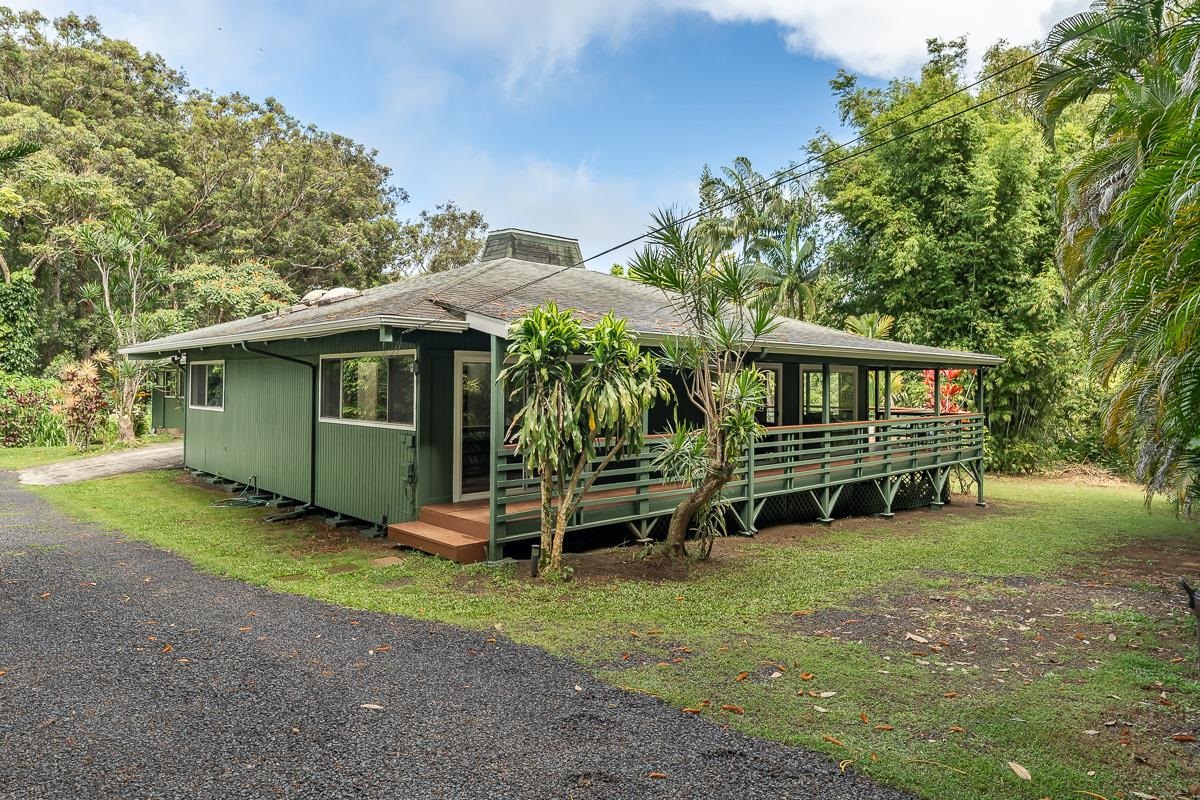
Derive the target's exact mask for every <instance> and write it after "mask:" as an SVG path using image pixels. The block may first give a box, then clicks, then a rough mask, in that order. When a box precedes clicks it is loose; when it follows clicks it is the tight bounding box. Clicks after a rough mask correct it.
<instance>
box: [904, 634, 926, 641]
mask: <svg viewBox="0 0 1200 800" xmlns="http://www.w3.org/2000/svg"><path fill="white" fill-rule="evenodd" d="M904 638H905V639H911V640H912V641H914V642H916V643H917V644H929V640H928V639H926V638H925V637H924V636H918V635H917V634H915V633H906V634H904Z"/></svg>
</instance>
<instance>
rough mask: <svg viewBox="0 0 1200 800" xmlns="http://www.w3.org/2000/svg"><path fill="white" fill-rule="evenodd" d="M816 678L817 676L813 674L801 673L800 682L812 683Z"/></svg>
mask: <svg viewBox="0 0 1200 800" xmlns="http://www.w3.org/2000/svg"><path fill="white" fill-rule="evenodd" d="M815 677H817V676H816V675H813V674H812V673H811V672H801V673H800V680H802V681H811V680H812V679H813V678H815Z"/></svg>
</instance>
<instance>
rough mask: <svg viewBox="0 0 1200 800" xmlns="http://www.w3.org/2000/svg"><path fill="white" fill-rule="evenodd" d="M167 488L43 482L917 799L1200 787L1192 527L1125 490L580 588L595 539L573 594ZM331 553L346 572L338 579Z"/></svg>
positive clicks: (96, 510) (253, 578) (767, 550)
mask: <svg viewBox="0 0 1200 800" xmlns="http://www.w3.org/2000/svg"><path fill="white" fill-rule="evenodd" d="M178 477H179V476H178V473H146V474H139V475H128V476H121V477H117V478H109V479H105V480H100V481H93V482H89V483H81V484H74V485H67V486H58V487H51V488H46V489H40V490H39V491H41V492H42V493H43V494H44V495H45V496H46V497H48V498H49V499H50V500H51V501H52V502H53V503H54V504H55V505H57V506H58V507H59V508H61V509H62V510H64V511H65V512H67V513H69V514H71V515H73V516H75V517H78V518H81V519H88V520H94V521H97V522H99V523H101V524H103V525H106V526H109V527H111V528H113V529H115V530H119V531H121V532H122V533H123V534H124V535H127V536H131V537H136V538H139V539H144V540H147V541H150V542H153V543H155V544H158V545H160V546H162V547H165V548H168V549H170V550H173V551H176V552H178V553H180V554H182V555H184V556H186V557H188V558H189V559H191V560H192V561H193V562H195V563H196V565H197V566H198V567H200V568H201V569H204V570H208V571H211V572H214V573H217V574H220V575H227V576H230V577H233V578H237V579H239V580H244V581H249V582H251V583H256V584H261V585H264V586H269V587H271V588H272V589H276V590H278V591H284V592H296V593H301V594H305V595H309V596H312V597H316V598H320V599H323V600H328V601H330V602H334V603H339V604H341V605H345V606H350V607H355V608H363V609H371V610H377V611H386V612H393V613H400V614H409V615H414V616H419V617H422V618H428V619H437V620H443V621H446V622H451V623H454V624H458V625H464V626H467V627H471V628H477V629H483V628H489V629H490V628H492V627H493V626H496V627H497V628H498V629H499V630H501V631H502V632H503V634H504V635H507V636H510V637H512V638H513V639H516V640H519V641H522V642H528V643H531V644H535V645H539V646H541V647H544V648H546V649H548V650H550V651H552V652H555V653H560V654H562V655H565V656H567V657H570V658H572V659H575V660H577V661H578V662H580V663H581V664H583V665H584V666H585V667H586V668H588V669H590V670H592V671H593V672H595V673H596V674H598V675H599V676H601V677H602V678H603V679H605V680H608V681H610V682H612V683H614V684H616V685H619V686H623V687H628V688H631V689H634V690H638V691H643V692H649V693H651V694H654V695H656V696H658V697H661V698H663V699H664V700H665V701H666V702H668V703H671V704H673V705H675V706H677V707H679V708H681V709H683V708H689V709H696V710H698V711H699V712H700V713H703V714H705V715H707V716H710V717H711V718H712V719H713V720H714V721H715V722H718V723H727V724H730V725H732V726H734V727H736V728H739V729H741V730H744V731H747V732H749V733H752V734H754V735H758V736H764V737H769V738H773V739H778V740H781V741H785V742H789V743H794V744H800V745H805V746H808V747H813V748H817V749H821V750H824V751H826V752H828V753H829V754H830V755H831V756H832V757H834V758H835V759H837V760H839V761H843V762H846V763H845V766H846V768H848V769H856V770H861V771H862V772H865V773H867V774H868V775H871V776H873V777H875V778H877V779H879V780H881V781H884V782H887V783H891V784H895V785H899V786H903V787H905V788H907V789H910V790H912V791H914V792H916V793H918V794H920V795H922V796H925V797H930V798H945V800H961V798H966V797H992V798H1040V797H1055V798H1059V797H1063V798H1065V797H1095V796H1097V795H1098V796H1100V797H1103V798H1115V797H1130V796H1137V795H1133V794H1132V793H1133V792H1142V793H1144V794H1146V795H1156V796H1159V797H1164V798H1165V797H1168V796H1170V797H1174V796H1179V795H1181V794H1183V793H1185V792H1187V791H1188V788H1189V787H1190V786H1193V785H1197V784H1200V775H1198V774H1197V757H1198V752H1200V751H1198V750H1197V747H1198V745H1197V744H1195V743H1190V742H1177V741H1175V740H1174V739H1173V738H1172V737H1173V736H1175V735H1177V734H1188V735H1194V736H1197V737H1198V738H1200V730H1197V729H1196V728H1197V725H1198V723H1197V720H1198V719H1200V684H1198V683H1197V682H1196V677H1197V673H1196V670H1195V667H1194V664H1195V661H1194V646H1195V643H1194V638H1193V635H1192V633H1191V630H1190V628H1189V627H1188V626H1189V620H1190V617H1187V616H1185V615H1184V614H1183V613H1182V610H1183V609H1182V603H1181V599H1180V597H1179V596H1175V595H1172V594H1171V592H1172V591H1173V590H1172V588H1171V586H1170V576H1171V575H1173V574H1175V572H1174V571H1175V570H1182V571H1184V572H1187V571H1189V570H1190V571H1191V572H1192V573H1195V572H1196V571H1197V570H1198V569H1200V541H1198V539H1200V537H1197V530H1196V527H1195V525H1194V524H1192V523H1188V522H1185V521H1181V520H1178V519H1176V518H1174V517H1173V516H1171V515H1170V514H1169V513H1167V512H1166V511H1164V510H1156V511H1155V512H1154V513H1147V512H1146V511H1145V509H1144V507H1143V504H1142V497H1141V494H1140V492H1139V491H1138V490H1137V489H1134V488H1129V487H1093V486H1082V485H1076V484H1072V483H1068V482H1063V481H1051V480H1041V481H1039V480H1017V479H1008V480H992V481H991V482H990V485H989V495H990V497H989V499H990V501H991V506H990V508H989V509H988V510H987V511H986V512H982V513H981V512H979V511H977V510H976V509H975V508H974V507H973V506H972V505H970V504H969V503H962V501H959V502H960V503H961V504H960V505H957V506H951V507H948V508H947V509H945V510H943V511H942V512H940V513H925V512H914V513H907V514H901V515H898V516H897V518H896V520H894V521H892V522H890V523H889V522H883V521H880V520H845V521H840V522H838V523H836V524H835V525H834V526H833V527H832V528H828V529H825V528H816V527H809V526H804V527H803V529H802V530H801V531H800V533H802V534H803V535H796V531H795V530H793V535H791V536H786V537H785V536H782V535H779V534H773V533H772V532H766V533H764V534H763V536H762V537H761V539H760V540H754V541H742V540H738V541H729V542H721V543H719V544H720V545H721V546H719V547H718V548H717V551H716V558H715V561H714V562H713V563H711V564H708V565H702V566H698V567H695V568H693V569H692V574H691V575H690V577H689V578H688V579H686V580H660V581H655V580H645V579H633V578H616V579H611V580H605V581H594V580H589V579H588V575H589V569H591V568H593V567H594V566H596V565H599V564H601V563H603V564H606V565H608V566H609V567H611V566H613V565H614V564H616V565H620V564H622V563H623V562H629V561H630V560H631V559H633V558H634V553H633V552H632V551H620V552H617V553H614V552H609V553H605V554H600V555H597V556H589V557H588V558H585V559H583V560H582V561H581V562H579V563H578V566H577V570H578V571H577V577H578V578H579V580H577V581H576V582H575V583H573V584H566V585H563V584H552V585H544V584H536V583H531V582H530V581H528V580H527V579H525V578H523V577H522V576H521V575H519V574H518V571H517V568H516V567H511V566H510V567H502V568H486V567H482V566H476V567H468V568H462V567H457V566H455V565H452V564H449V563H447V562H444V561H441V560H438V559H435V558H432V557H426V556H423V555H419V554H413V553H410V554H406V555H405V557H404V559H403V561H402V563H399V564H395V565H390V566H385V567H376V566H372V565H371V564H370V561H371V560H372V559H374V558H378V557H379V556H380V555H381V554H383V552H382V550H381V548H380V547H378V546H358V545H357V544H355V543H353V541H351V542H349V543H347V542H346V541H345V540H344V539H343V538H342V535H341V534H333V535H331V534H329V533H327V532H325V531H324V530H323V529H321V528H319V527H310V526H307V525H296V524H273V525H272V524H267V523H263V522H261V521H260V518H261V517H262V516H263V512H261V511H255V510H250V511H245V510H223V509H215V508H212V507H211V505H210V504H211V502H212V500H213V499H214V497H215V496H216V495H214V494H213V493H212V492H210V491H206V490H202V489H198V488H195V487H193V486H188V485H184V484H182V483H180V482H179V481H178ZM113 498H120V502H114V501H113ZM1116 548H1125V550H1124V551H1123V552H1124V555H1125V556H1127V557H1126V558H1122V557H1121V553H1117V552H1114V550H1115V549H1116ZM1132 548H1138V549H1132ZM1187 564H1192V567H1188V566H1186V565H1187ZM344 565H351V566H355V567H357V568H358V569H357V570H356V571H352V572H344V571H340V570H339V571H338V572H336V574H330V572H329V570H330V569H331V568H333V567H339V566H344ZM910 633H911V634H913V635H914V636H916V637H918V638H911V637H909V636H908V634H910ZM962 636H965V639H964V638H962ZM920 639H928V641H926V642H921V641H920ZM942 642H944V643H945V644H941V643H942ZM739 678H740V679H739ZM830 693H833V694H830ZM722 706H727V707H730V709H729V710H723V709H722ZM738 710H741V711H742V712H743V713H737V711H738ZM681 713H683V712H681ZM1010 761H1012V762H1016V763H1018V764H1020V765H1022V766H1024V767H1025V768H1027V769H1028V770H1029V771H1030V772H1031V773H1032V776H1033V780H1032V782H1028V781H1024V780H1022V779H1021V778H1019V777H1018V776H1017V775H1016V774H1015V773H1014V772H1013V770H1012V769H1010V767H1009V766H1008V762H1010ZM1088 793H1092V794H1088Z"/></svg>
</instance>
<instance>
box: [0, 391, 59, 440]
mask: <svg viewBox="0 0 1200 800" xmlns="http://www.w3.org/2000/svg"><path fill="white" fill-rule="evenodd" d="M61 398H62V386H61V385H60V384H59V382H58V381H54V380H47V379H45V378H31V377H27V376H23V375H9V374H5V373H0V446H4V447H57V446H62V445H65V444H66V443H67V433H66V428H65V427H64V426H63V417H62V413H61V412H60V411H59V410H58V405H59V402H60V400H61Z"/></svg>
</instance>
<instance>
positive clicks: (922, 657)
mask: <svg viewBox="0 0 1200 800" xmlns="http://www.w3.org/2000/svg"><path fill="white" fill-rule="evenodd" d="M1097 564H1099V565H1100V566H1097ZM1187 564H1194V565H1195V566H1196V567H1200V542H1195V541H1190V540H1169V541H1143V542H1138V543H1136V544H1131V545H1126V546H1124V547H1120V548H1116V549H1113V550H1111V551H1108V552H1105V553H1102V554H1100V555H1099V556H1098V557H1097V559H1096V561H1095V562H1094V563H1090V564H1087V565H1079V566H1076V567H1072V568H1070V569H1068V570H1066V571H1065V572H1063V573H1062V574H1061V575H1059V576H1056V577H1053V578H1039V577H1029V576H1017V577H1005V578H979V577H967V576H964V575H961V574H956V573H938V572H932V571H930V572H926V573H924V575H925V577H926V579H927V581H928V583H929V584H930V585H929V588H924V589H920V590H917V591H914V590H913V587H912V585H911V584H905V585H903V586H900V585H894V586H888V587H882V588H881V589H880V590H879V591H878V592H876V593H874V594H872V595H870V596H866V597H862V598H859V599H857V600H855V601H851V602H850V603H849V604H848V608H845V609H824V610H820V611H817V612H816V613H814V614H811V615H801V616H797V617H793V618H791V619H790V620H789V621H788V623H787V624H788V625H789V626H790V627H791V628H792V629H793V630H795V631H797V632H800V633H803V634H806V635H813V636H827V637H830V638H833V639H837V640H842V641H851V642H856V643H861V644H863V645H865V646H867V647H870V648H872V649H873V650H875V651H877V652H878V653H880V654H881V655H883V656H884V657H885V658H886V659H888V660H894V659H905V660H909V661H911V662H913V663H916V664H917V665H919V666H922V667H925V668H927V669H928V670H929V672H930V673H931V674H935V675H938V676H939V677H941V678H943V679H944V680H945V681H946V682H947V683H950V684H953V686H954V688H957V689H958V690H960V691H962V690H970V689H986V688H994V687H995V686H997V685H1000V684H1006V683H1011V682H1014V681H1015V682H1032V681H1035V680H1037V679H1039V678H1041V677H1043V676H1045V675H1046V674H1048V673H1059V674H1061V673H1063V672H1065V671H1069V670H1088V669H1094V668H1096V666H1097V665H1098V664H1100V663H1101V660H1102V658H1104V657H1106V656H1107V655H1111V653H1112V652H1113V651H1114V650H1140V651H1144V652H1148V653H1151V654H1152V655H1154V656H1155V657H1157V658H1161V659H1163V660H1165V661H1169V662H1173V663H1184V662H1187V661H1190V660H1191V659H1193V658H1195V652H1194V647H1195V640H1194V639H1193V638H1192V635H1191V632H1190V629H1189V623H1190V620H1191V617H1190V614H1188V613H1187V609H1186V608H1185V607H1184V603H1183V601H1182V595H1181V593H1180V592H1179V591H1178V589H1177V588H1176V587H1175V585H1174V580H1175V575H1177V574H1178V571H1179V569H1180V566H1181V565H1187Z"/></svg>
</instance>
